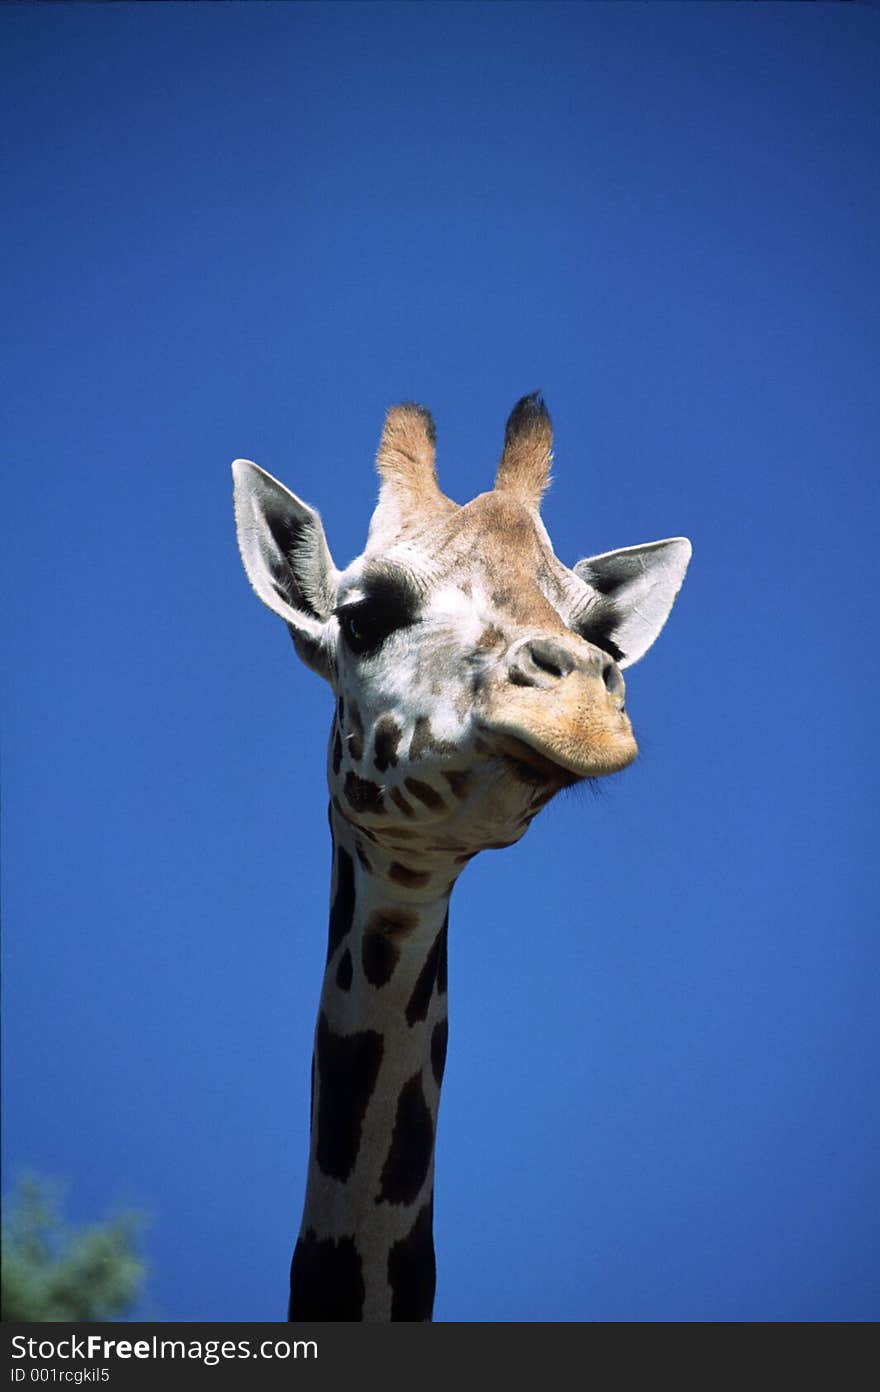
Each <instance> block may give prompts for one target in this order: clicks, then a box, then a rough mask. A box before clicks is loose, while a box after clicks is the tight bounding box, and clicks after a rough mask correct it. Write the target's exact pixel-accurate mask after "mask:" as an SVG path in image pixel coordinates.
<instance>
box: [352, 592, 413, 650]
mask: <svg viewBox="0 0 880 1392" xmlns="http://www.w3.org/2000/svg"><path fill="white" fill-rule="evenodd" d="M336 617H337V618H338V619H339V627H340V628H341V630H342V636H343V638H344V639H345V642H346V644H347V645H348V647H349V649H350V650H351V651H352V652H353V653H354V654H355V656H357V657H361V656H363V655H364V654H365V653H370V652H375V651H376V649H377V648H380V647H381V646H382V644H383V643H384V642H385V639H386V638H387V637H388V636H389V634H391V633H393V632H394V631H395V629H397V628H401V627H403V625H404V623H405V622H407V621H408V620H407V618H406V617H405V616H403V615H401V614H400V612H399V611H397V610H395V609H394V608H392V607H390V606H388V605H385V604H380V603H377V602H376V601H373V600H364V601H362V602H361V603H360V604H352V605H350V606H348V607H346V608H344V609H337V611H336Z"/></svg>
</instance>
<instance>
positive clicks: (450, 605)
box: [233, 395, 691, 860]
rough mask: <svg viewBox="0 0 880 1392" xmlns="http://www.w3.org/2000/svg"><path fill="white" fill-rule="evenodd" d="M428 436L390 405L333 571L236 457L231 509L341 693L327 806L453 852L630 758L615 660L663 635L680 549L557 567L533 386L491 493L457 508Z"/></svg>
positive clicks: (544, 430) (489, 840)
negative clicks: (443, 488) (352, 549)
mask: <svg viewBox="0 0 880 1392" xmlns="http://www.w3.org/2000/svg"><path fill="white" fill-rule="evenodd" d="M434 439H435V437H434V426H433V422H432V420H431V417H430V415H429V414H428V412H427V411H425V410H424V408H422V407H421V406H415V405H411V404H407V405H402V406H395V407H393V408H392V409H391V410H390V411H389V413H388V416H387V419H386V422H385V428H384V431H383V434H382V439H381V443H380V446H379V452H378V457H377V468H378V472H379V476H380V479H381V487H380V493H379V501H378V504H377V506H376V510H375V512H374V514H373V518H372V522H371V524H370V530H369V535H368V538H367V545H366V548H365V550H364V551H363V553H362V554H361V555H360V556H359V557H358V558H357V559H356V560H354V561H353V562H352V563H351V565H349V566H348V567H347V568H346V569H345V570H344V571H341V572H340V571H339V570H337V568H336V567H335V565H334V564H333V560H332V558H331V555H330V552H329V550H328V547H327V542H326V539H325V536H324V529H323V526H322V524H321V520H320V517H319V516H318V514H317V512H315V511H314V509H312V508H310V507H309V506H307V505H306V504H305V503H303V502H301V501H300V500H299V499H298V498H296V497H295V496H294V495H293V494H292V493H290V492H288V490H287V489H286V488H285V487H284V486H283V485H282V484H280V483H279V482H278V481H277V480H276V479H274V478H272V477H271V476H270V475H269V474H266V473H265V472H264V471H263V470H262V469H259V468H258V467H257V466H256V465H255V464H252V463H250V462H248V461H246V460H237V461H236V463H235V464H234V465H233V472H234V477H235V512H236V521H237V526H238V538H239V546H240V549H241V555H242V559H243V562H244V566H245V570H246V571H247V574H248V577H249V578H250V581H251V584H252V585H253V587H254V589H255V590H256V592H257V594H258V596H259V597H260V599H262V600H263V602H264V603H265V604H267V605H268V607H269V608H270V609H272V610H273V611H274V612H275V613H276V614H278V615H279V616H280V617H281V618H282V619H283V620H284V621H285V623H286V624H287V626H288V629H289V630H290V633H291V636H292V638H293V641H294V644H295V646H296V649H297V651H298V653H299V655H300V657H301V658H302V659H303V661H304V662H305V663H306V664H307V665H308V666H309V667H311V668H312V669H313V670H314V671H316V672H318V673H319V674H320V675H321V676H323V677H324V678H325V679H326V680H327V681H328V682H329V683H330V685H331V687H332V688H333V690H334V692H335V694H336V697H337V706H336V716H335V719H334V724H333V728H332V730H331V739H330V752H329V760H328V778H329V783H330V790H331V794H332V797H333V800H334V805H335V806H336V810H337V812H338V813H340V814H341V815H343V816H345V817H346V818H347V819H348V820H349V821H350V822H352V823H353V824H354V825H355V826H356V827H358V828H360V829H362V830H365V832H366V834H367V835H368V837H369V838H370V839H371V840H373V841H377V840H378V841H380V842H382V841H387V842H388V844H389V845H391V846H400V845H402V844H403V843H405V842H406V841H407V840H410V841H411V842H417V843H419V846H420V849H423V848H427V849H429V850H436V851H441V850H446V851H448V852H456V851H457V852H458V853H459V854H460V858H461V859H462V860H464V859H467V858H469V856H470V855H471V854H473V853H474V852H476V851H478V850H480V849H482V848H483V847H486V846H499V845H508V844H511V843H512V842H513V841H516V840H518V839H519V837H520V836H521V835H522V834H523V832H524V831H525V829H526V827H527V826H528V824H529V821H530V820H531V818H532V817H533V816H534V815H535V813H536V812H537V810H538V809H539V808H540V807H541V806H543V804H544V803H545V802H546V801H547V800H548V799H549V798H550V797H551V796H552V795H553V794H554V793H555V792H557V791H558V790H559V789H560V788H562V787H564V786H566V785H568V784H570V783H573V782H576V781H577V780H579V779H584V778H593V777H596V776H599V775H602V774H607V773H614V772H615V771H617V770H618V769H622V768H624V767H625V766H626V765H627V764H629V763H630V762H631V761H632V760H633V759H634V758H635V755H636V752H637V751H636V742H635V739H634V737H633V732H632V727H631V725H630V721H629V717H628V715H627V713H626V710H625V706H624V680H623V676H622V670H621V669H623V668H625V667H627V666H629V665H630V664H631V663H633V662H635V661H637V660H638V658H640V657H641V656H642V655H643V654H644V653H645V652H646V651H647V649H648V648H649V647H650V646H651V644H652V643H653V642H654V639H655V638H656V637H657V635H658V633H659V632H660V629H661V628H662V627H663V624H664V623H665V621H666V618H667V616H668V614H669V611H670V609H671V607H672V604H673V601H674V599H675V596H676V594H677V593H678V590H679V588H680V586H681V583H682V580H683V578H684V573H685V570H686V568H687V564H688V561H689V559H690V551H691V548H690V543H689V542H688V541H686V540H684V539H683V538H674V539H672V540H667V541H657V542H651V543H649V544H647V545H643V546H633V547H628V548H626V549H625V550H622V551H612V552H607V553H605V554H603V555H599V556H593V557H591V558H590V559H587V560H582V561H579V562H578V563H577V564H576V565H575V566H574V567H573V568H571V569H569V568H568V567H567V566H565V565H563V564H562V562H561V561H559V560H558V559H557V557H556V556H555V554H554V552H553V547H552V545H551V543H550V538H549V537H548V535H547V532H546V530H545V528H544V526H543V523H542V521H541V518H540V513H539V508H540V502H541V496H542V493H543V491H544V489H545V488H546V486H547V482H548V479H549V470H550V462H551V451H552V433H551V426H550V418H549V416H548V414H547V411H546V408H545V407H544V404H543V401H542V400H541V398H540V397H539V396H538V395H533V396H528V397H524V398H523V399H522V400H521V401H520V402H519V403H518V404H517V405H516V406H515V407H514V410H513V412H512V413H511V415H510V418H509V420H508V422H507V428H506V431H505V437H504V448H503V452H502V455H501V460H500V463H499V466H498V471H497V476H496V479H495V487H494V489H493V490H492V491H491V492H488V493H483V494H480V495H479V496H478V497H476V498H474V499H473V501H472V502H470V503H468V504H466V505H464V506H459V505H457V504H456V503H453V502H452V501H451V500H450V499H449V498H447V497H445V496H444V495H443V494H442V493H441V492H440V489H439V487H438V485H437V479H436V474H435V468H434Z"/></svg>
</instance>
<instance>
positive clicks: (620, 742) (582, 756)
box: [485, 712, 638, 788]
mask: <svg viewBox="0 0 880 1392" xmlns="http://www.w3.org/2000/svg"><path fill="white" fill-rule="evenodd" d="M619 720H620V723H619V726H618V728H617V729H612V730H608V731H605V730H603V731H601V732H597V731H595V730H592V731H590V736H589V738H583V737H581V738H579V739H578V738H577V737H574V738H570V739H569V740H567V741H566V742H565V744H564V745H563V744H561V743H558V742H557V741H551V740H548V739H547V738H544V737H542V732H541V731H535V730H529V729H524V728H522V727H521V726H513V725H511V726H503V727H497V726H496V727H494V728H491V729H490V728H486V729H485V733H486V734H488V735H490V736H491V739H492V743H493V745H494V747H495V748H496V749H497V750H498V752H499V753H500V754H502V755H503V756H504V757H505V758H507V759H510V760H511V761H512V762H513V763H515V764H518V765H520V766H522V765H525V766H526V767H527V768H528V769H530V770H532V771H533V772H534V774H536V775H538V776H540V777H541V778H542V779H543V780H544V781H546V782H547V783H548V784H551V783H555V784H556V785H557V786H558V787H560V788H565V787H569V786H570V785H571V784H572V783H577V782H579V781H580V780H581V779H584V778H602V777H604V776H605V775H606V774H610V773H619V772H620V770H621V769H625V768H626V767H627V766H628V765H629V764H631V763H632V762H633V760H634V759H635V757H636V755H637V754H638V745H637V744H636V741H635V736H634V735H633V732H632V726H631V725H630V723H629V720H628V719H627V717H626V716H625V715H624V714H623V713H622V712H621V713H620V717H619ZM597 735H598V737H597Z"/></svg>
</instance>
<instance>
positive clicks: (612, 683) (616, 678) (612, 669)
mask: <svg viewBox="0 0 880 1392" xmlns="http://www.w3.org/2000/svg"><path fill="white" fill-rule="evenodd" d="M602 680H603V682H604V683H605V690H606V691H607V692H608V694H609V696H622V695H623V693H624V691H625V690H626V687H625V685H624V680H623V676H622V675H621V671H620V668H619V667H618V665H617V663H616V662H606V663H605V664H604V666H603V668H602Z"/></svg>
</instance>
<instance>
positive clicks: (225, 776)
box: [0, 3, 880, 1321]
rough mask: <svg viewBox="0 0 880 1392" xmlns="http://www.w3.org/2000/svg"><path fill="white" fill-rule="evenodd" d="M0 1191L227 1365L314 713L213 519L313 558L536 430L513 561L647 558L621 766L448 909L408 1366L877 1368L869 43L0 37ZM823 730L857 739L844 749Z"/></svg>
mask: <svg viewBox="0 0 880 1392" xmlns="http://www.w3.org/2000/svg"><path fill="white" fill-rule="evenodd" d="M0 26H2V31H3V43H4V50H5V62H4V66H5V74H4V82H3V90H2V98H0V99H2V102H3V104H4V106H5V108H6V109H5V112H4V117H3V121H2V125H0V129H2V132H3V136H2V138H3V140H4V143H5V144H6V147H7V148H6V151H5V154H6V162H7V169H8V171H9V172H8V173H7V175H6V190H7V199H6V205H7V206H6V210H5V213H4V240H5V242H6V257H5V266H6V270H7V276H6V281H7V285H6V297H5V298H6V305H7V308H6V314H5V322H6V325H7V328H6V336H5V337H6V344H5V354H4V356H5V359H6V362H5V366H4V370H3V376H4V379H5V386H6V391H5V393H4V395H5V397H6V402H7V411H6V417H5V426H4V433H5V460H6V463H5V466H4V474H5V490H4V492H5V498H6V504H7V526H6V529H5V530H6V535H5V539H4V547H3V570H4V574H3V592H4V606H3V607H4V625H5V639H4V648H5V651H6V653H7V657H6V660H5V661H4V664H3V675H2V698H3V823H2V837H3V846H2V852H3V928H4V932H3V950H4V968H5V970H4V983H3V989H4V1000H3V1008H4V1055H3V1064H4V1094H3V1096H4V1129H3V1140H4V1166H5V1168H4V1175H5V1182H6V1183H7V1184H8V1182H9V1181H10V1179H11V1178H12V1177H13V1176H14V1174H15V1172H16V1171H17V1170H18V1169H20V1168H24V1167H33V1168H35V1169H37V1170H39V1171H41V1172H43V1173H46V1174H50V1175H55V1176H59V1177H63V1178H65V1179H67V1181H68V1182H69V1185H70V1204H69V1209H70V1213H71V1216H72V1217H73V1218H75V1219H80V1220H82V1221H86V1220H90V1219H93V1218H97V1217H100V1216H101V1215H102V1214H104V1213H106V1212H107V1211H108V1210H109V1209H110V1208H111V1207H113V1206H114V1205H118V1204H129V1205H135V1206H137V1207H140V1208H142V1209H144V1210H146V1211H147V1212H148V1213H149V1214H150V1216H151V1223H150V1226H149V1229H148V1231H147V1234H146V1238H145V1250H146V1255H147V1257H148V1260H149V1262H150V1265H151V1268H152V1274H151V1278H150V1283H149V1291H148V1296H147V1300H146V1302H145V1305H144V1306H143V1308H142V1311H141V1313H144V1314H148V1315H154V1316H159V1317H162V1318H166V1319H176V1320H202V1319H205V1320H234V1319H240V1320H258V1319H264V1320H265V1319H268V1320H271V1319H281V1318H283V1316H284V1310H285V1299H286V1295H285V1292H286V1274H287V1265H288V1262H289V1257H290V1252H291V1248H292V1243H293V1240H294V1237H295V1233H296V1229H297V1226H298V1222H299V1212H300V1206H301V1200H302V1189H303V1183H304V1166H305V1158H306V1148H307V1140H306V1138H307V1112H308V1078H309V1054H310V1047H311V1035H312V1029H313V1022H314V1013H315V1008H316V1003H317V995H318V990H319V986H320V979H321V971H322V965H323V958H324V951H325V943H326V937H325V934H326V914H327V895H328V883H329V844H328V837H327V830H326V820H325V813H324V804H325V792H324V751H325V738H326V732H327V729H328V728H329V720H330V715H331V698H330V696H329V693H328V691H327V689H326V688H325V687H324V686H323V684H322V683H321V682H320V681H319V680H318V679H317V678H315V677H313V676H312V675H311V674H309V673H308V672H306V671H305V670H304V669H303V668H301V667H300V666H299V665H298V664H297V663H296V660H295V657H294V654H293V652H292V649H291V645H290V642H289V640H288V638H287V636H286V634H285V633H284V630H283V627H282V625H281V624H280V623H279V622H278V621H277V620H276V619H275V618H274V617H273V616H271V615H270V614H269V613H268V612H267V611H266V610H264V609H263V608H262V607H261V606H260V605H259V603H258V602H257V600H256V599H255V598H254V597H253V596H252V594H251V593H250V591H249V588H248V585H247V582H246V580H245V577H244V574H243V571H242V569H241V566H240V562H239V559H238V554H237V550H236V545H235V539H234V532H233V525H232V507H231V480H230V474H229V463H230V461H231V460H232V459H233V458H234V457H235V456H237V455H244V456H246V457H249V458H253V459H255V460H257V462H259V463H260V464H262V465H263V467H264V468H266V469H268V470H269V471H270V472H271V473H273V474H275V475H277V476H279V477H281V478H283V479H284V480H285V481H286V482H287V483H288V485H289V486H290V487H291V488H293V489H294V491H296V492H297V493H298V494H299V495H300V496H302V497H303V498H305V499H307V500H308V501H309V502H311V503H312V504H313V505H315V506H317V507H318V508H319V509H320V511H321V513H322V515H323V518H324V521H325V525H326V529H327V532H328V536H329V541H330V545H331V548H332V550H333V553H334V556H335V559H336V561H337V563H338V564H340V565H342V564H345V563H347V562H348V561H349V560H350V559H351V558H352V557H353V556H354V555H356V554H357V553H358V552H359V551H360V550H361V549H362V546H363V543H364V540H365V536H366V527H367V522H368V519H369V514H370V511H371V507H372V504H373V500H374V498H375V491H376V483H375V478H374V475H373V472H372V463H371V461H372V457H373V454H374V451H375V446H376V443H377V440H378V435H379V430H380V427H381V421H382V416H383V413H384V411H385V409H386V407H387V406H388V405H389V404H390V403H391V402H393V401H398V400H403V399H409V398H412V399H417V400H420V401H423V402H425V403H426V404H427V405H428V406H429V407H430V408H431V410H432V411H433V413H434V415H435V418H436V421H437V427H438V436H439V444H438V463H439V471H440V479H441V484H442V486H443V488H444V490H445V491H446V492H448V493H449V494H450V495H451V496H452V497H454V498H457V499H458V500H460V501H462V500H466V499H467V498H469V497H471V496H473V495H474V494H475V493H478V492H480V491H482V490H483V489H484V488H486V487H487V486H488V485H489V483H490V480H491V478H492V476H493V469H494V464H495V462H496V460H497V457H498V453H499V449H500V443H501V436H502V430H503V425H504V420H505V417H506V415H507V412H508V411H509V409H510V407H511V406H512V404H513V403H514V401H515V400H516V399H517V398H518V397H519V396H521V395H522V394H523V393H525V392H529V391H533V390H535V389H536V388H541V389H543V391H544V393H545V396H546V399H547V401H548V404H549V407H550V410H551V412H552V414H553V417H554V422H555V425H556V461H557V462H556V469H555V483H554V486H553V488H552V490H551V492H550V494H549V495H548V497H547V500H546V504H545V508H544V516H545V520H546V522H547V525H548V528H549V530H550V533H551V535H552V537H553V540H554V544H555V547H556V550H557V553H558V554H559V555H560V557H561V558H562V559H563V560H565V561H567V562H568V563H569V564H571V563H573V562H574V561H575V560H577V559H578V558H580V557H581V556H584V555H588V554H592V553H595V552H598V551H604V550H609V549H611V548H613V547H617V546H625V545H633V544H636V543H638V542H643V541H649V540H653V539H655V538H657V537H663V536H669V535H678V534H685V535H688V536H690V537H691V539H692V541H693V544H694V560H693V563H692V567H691V571H690V573H689V576H688V579H687V581H686V584H685V587H684V589H683V591H682V594H681V596H680V598H679V601H678V604H677V606H676V609H675V611H674V613H673V616H672V618H671V620H670V622H669V624H668V626H667V628H666V630H665V631H664V633H663V635H662V637H661V639H660V641H659V642H658V644H657V645H656V647H655V648H654V649H653V650H652V651H651V653H650V654H649V655H648V656H647V658H646V659H645V660H644V662H643V663H641V664H639V665H638V666H637V667H635V668H634V669H632V671H631V672H630V673H629V674H628V689H629V706H630V709H631V711H632V713H633V719H634V723H635V725H636V728H637V731H638V733H639V736H640V742H641V747H642V756H641V758H640V760H639V762H638V763H637V764H636V765H635V766H634V767H633V768H632V769H631V770H628V771H627V772H626V773H625V774H623V775H621V776H620V777H618V778H616V779H614V780H612V781H610V782H609V783H608V784H607V786H606V787H605V788H604V790H603V792H602V795H601V796H592V795H590V794H589V793H588V792H586V791H580V792H577V791H576V792H574V793H571V794H568V795H565V796H564V797H562V798H560V799H558V800H557V802H556V803H555V804H553V805H552V806H551V807H550V808H549V809H548V810H547V811H546V812H545V813H544V814H543V815H542V817H540V818H539V819H538V820H537V821H536V823H535V824H534V826H533V827H532V829H531V831H530V832H529V834H528V836H527V837H526V838H525V840H524V841H523V842H522V843H521V844H520V845H519V846H518V847H517V848H515V849H514V850H511V851H506V852H501V853H487V854H485V855H484V856H482V857H480V858H479V859H477V860H476V861H475V862H473V863H472V864H471V865H470V866H469V867H468V869H467V871H466V873H465V874H464V876H463V878H462V880H461V882H460V884H459V886H458V888H457V890H456V893H455V895H454V897H453V903H452V917H451V939H450V1014H451V1021H450V1029H451V1033H450V1047H449V1058H448V1065H447V1073H446V1082H445V1086H444V1093H443V1101H442V1106H441V1113H440V1128H439V1137H438V1144H437V1187H436V1214H435V1229H436V1242H437V1251H438V1263H439V1279H438V1295H437V1304H436V1309H435V1316H436V1318H438V1319H443V1320H476V1319H485V1320H493V1321H495V1320H547V1319H550V1320H687V1319H695V1320H854V1319H855V1320H858V1319H876V1318H877V1317H878V1314H880V1298H878V1296H880V1279H878V1278H880V1270H878V1267H880V1258H878V1253H880V1242H878V1236H880V1234H878V1211H877V1203H876V1192H877V1178H878V1176H877V1154H878V1110H880V1107H878V1092H877V1087H876V1072H877V1048H878V1037H877V1036H878V1023H877V1021H878V1012H877V1003H876V992H877V968H878V944H877V912H876V903H877V889H878V886H877V868H876V866H877V856H876V821H875V801H874V795H875V793H876V787H877V771H878V769H877V764H878V760H877V749H876V708H877V696H876V690H877V677H878V662H877V624H876V612H877V584H876V561H875V553H874V548H875V544H876V542H875V539H876V534H877V524H878V512H877V503H878V481H877V478H878V473H877V461H878V443H880V421H878V414H880V412H878V400H880V396H878V393H877V392H876V372H877V360H878V359H877V350H878V346H880V345H878V323H880V312H878V311H880V304H878V298H880V296H878V289H880V262H878V255H877V252H878V231H880V194H878V188H880V185H878V178H877V175H878V167H877V165H878V160H877V152H878V145H877V136H876V131H877V90H878V85H877V79H878V66H880V64H878V58H880V22H878V16H877V14H876V12H874V11H871V10H870V9H867V8H865V7H859V6H843V5H811V6H793V5H780V6H772V5H769V6H765V5H761V6H756V5H708V4H707V5H703V4H687V5H677V4H663V5H660V4H655V5H648V6H645V5H587V4H575V3H565V4H559V5H557V4H553V3H541V4H515V3H511V4H506V3H500V4H481V3H474V4H467V5H459V4H445V3H440V4H430V3H424V4H402V5H401V4H384V5H373V4H369V3H363V4H354V5H349V4H345V3H334V4H316V5H307V6H304V5H298V4H282V5H276V4H249V5H238V4H234V3H233V4H222V5H212V4H200V5H181V4H163V5H153V4H149V3H147V4H141V5H126V4H119V5H95V6H91V5H90V6H79V5H74V4H71V5H63V6H62V5H50V6H23V7H9V6H4V7H3V13H2V16H0ZM869 713H872V714H869Z"/></svg>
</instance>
